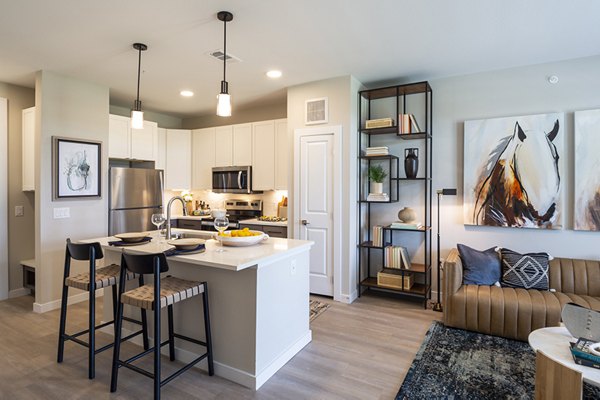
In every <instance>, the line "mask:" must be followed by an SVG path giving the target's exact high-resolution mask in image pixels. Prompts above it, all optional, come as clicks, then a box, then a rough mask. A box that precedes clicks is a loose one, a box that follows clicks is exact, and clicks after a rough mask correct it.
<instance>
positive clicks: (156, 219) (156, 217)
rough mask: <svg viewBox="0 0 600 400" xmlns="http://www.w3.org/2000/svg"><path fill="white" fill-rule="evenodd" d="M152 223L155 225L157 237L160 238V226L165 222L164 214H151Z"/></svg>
mask: <svg viewBox="0 0 600 400" xmlns="http://www.w3.org/2000/svg"><path fill="white" fill-rule="evenodd" d="M151 221H152V223H153V224H154V225H156V230H157V232H158V235H157V236H158V237H159V238H160V226H161V225H162V224H164V223H165V215H164V214H152V219H151Z"/></svg>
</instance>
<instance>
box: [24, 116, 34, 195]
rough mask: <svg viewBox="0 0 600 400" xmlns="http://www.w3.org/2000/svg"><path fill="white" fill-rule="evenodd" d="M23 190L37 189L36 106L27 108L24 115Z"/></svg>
mask: <svg viewBox="0 0 600 400" xmlns="http://www.w3.org/2000/svg"><path fill="white" fill-rule="evenodd" d="M22 123H23V125H22V127H21V129H22V134H23V137H22V140H23V148H22V157H23V159H22V164H23V182H22V184H23V191H24V192H25V191H31V190H35V107H31V108H26V109H24V110H23V115H22Z"/></svg>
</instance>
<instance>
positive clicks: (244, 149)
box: [233, 124, 252, 166]
mask: <svg viewBox="0 0 600 400" xmlns="http://www.w3.org/2000/svg"><path fill="white" fill-rule="evenodd" d="M233 165H237V166H244V165H252V124H240V125H234V126H233Z"/></svg>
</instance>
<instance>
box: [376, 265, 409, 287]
mask: <svg viewBox="0 0 600 400" xmlns="http://www.w3.org/2000/svg"><path fill="white" fill-rule="evenodd" d="M403 272H404V273H403ZM403 281H404V285H403V283H402V282H403ZM413 283H414V277H413V275H412V274H411V273H409V272H406V271H402V270H393V269H384V270H383V271H379V272H378V273H377V284H378V285H379V286H387V287H389V288H392V289H404V290H409V289H410V288H411V287H412V285H413Z"/></svg>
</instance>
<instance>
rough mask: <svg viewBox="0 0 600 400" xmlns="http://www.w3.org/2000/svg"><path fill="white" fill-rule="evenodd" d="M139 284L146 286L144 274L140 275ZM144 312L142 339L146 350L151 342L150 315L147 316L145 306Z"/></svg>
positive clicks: (142, 311) (142, 310)
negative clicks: (149, 332)
mask: <svg viewBox="0 0 600 400" xmlns="http://www.w3.org/2000/svg"><path fill="white" fill-rule="evenodd" d="M138 284H139V286H140V287H141V286H144V275H140V278H139V280H138ZM141 313H142V340H143V342H144V350H148V349H149V348H150V344H149V343H148V317H147V316H146V310H145V309H144V308H142V309H141Z"/></svg>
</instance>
